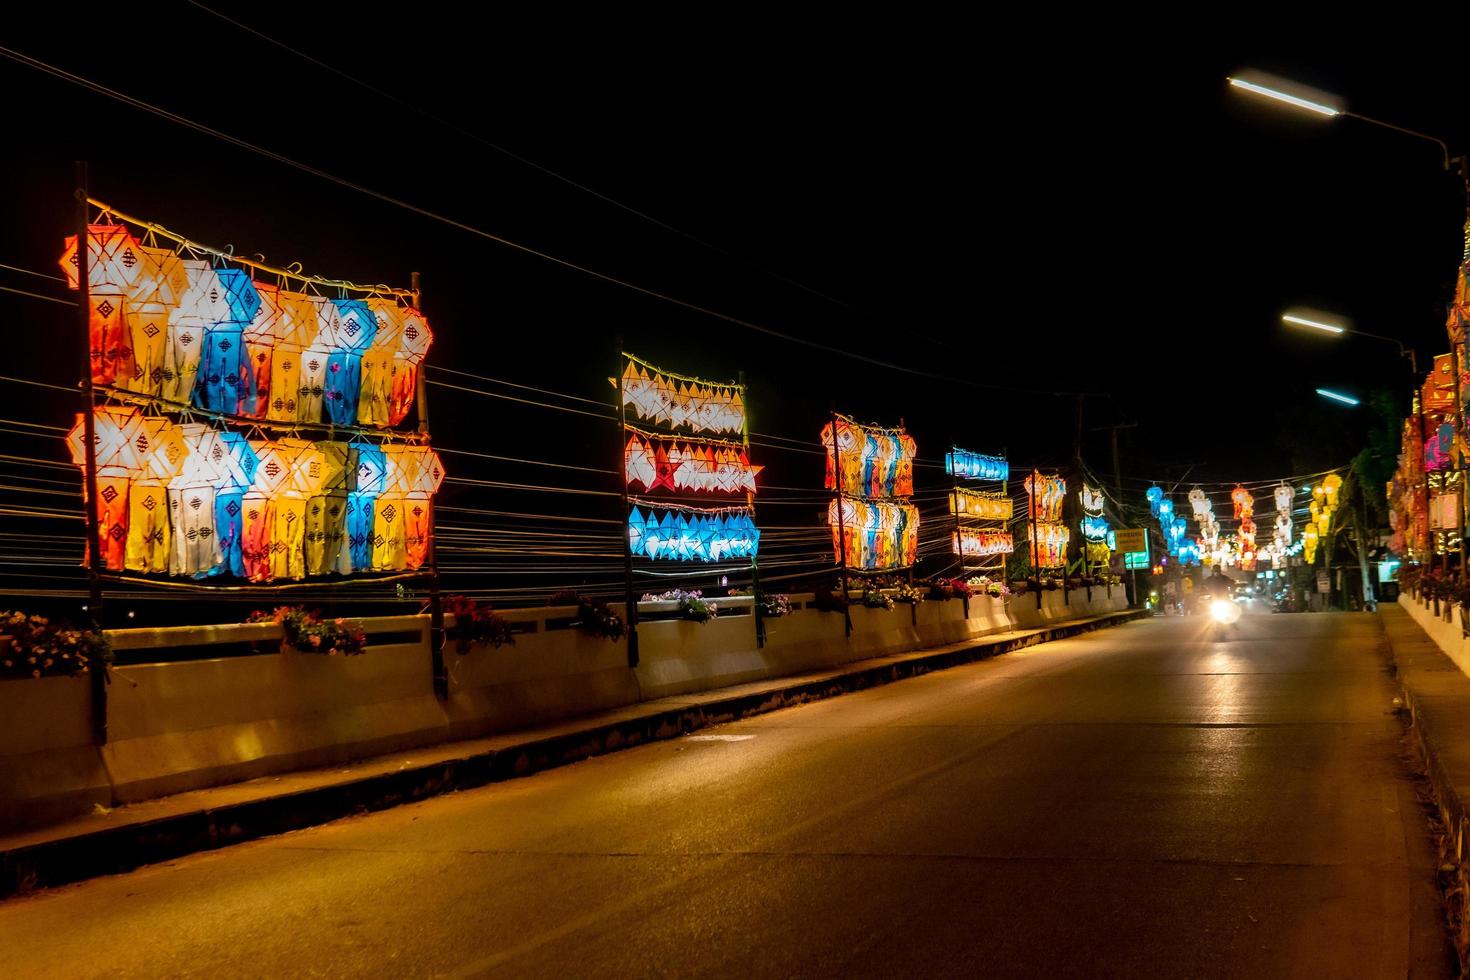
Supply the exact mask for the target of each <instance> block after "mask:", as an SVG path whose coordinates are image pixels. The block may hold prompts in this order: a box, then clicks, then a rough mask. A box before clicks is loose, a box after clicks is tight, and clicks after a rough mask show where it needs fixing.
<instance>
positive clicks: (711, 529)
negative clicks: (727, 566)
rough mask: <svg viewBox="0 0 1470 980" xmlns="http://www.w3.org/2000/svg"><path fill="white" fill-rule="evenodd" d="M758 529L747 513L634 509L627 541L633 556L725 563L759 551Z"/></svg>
mask: <svg viewBox="0 0 1470 980" xmlns="http://www.w3.org/2000/svg"><path fill="white" fill-rule="evenodd" d="M760 536H761V532H760V529H759V528H757V527H756V526H755V521H754V520H753V519H752V517H751V514H750V511H749V510H747V509H746V508H743V507H741V508H732V509H728V510H721V511H712V512H688V511H684V510H665V511H663V512H662V515H660V513H659V511H657V510H656V509H654V508H653V507H649V508H647V511H646V512H645V511H644V509H642V508H639V507H634V508H633V509H632V511H631V512H630V513H629V514H628V541H629V543H630V544H631V545H632V549H633V554H634V555H635V556H638V557H645V558H653V559H676V560H678V561H725V560H728V559H732V558H750V557H752V556H754V555H755V554H756V552H757V551H758V550H759V547H760Z"/></svg>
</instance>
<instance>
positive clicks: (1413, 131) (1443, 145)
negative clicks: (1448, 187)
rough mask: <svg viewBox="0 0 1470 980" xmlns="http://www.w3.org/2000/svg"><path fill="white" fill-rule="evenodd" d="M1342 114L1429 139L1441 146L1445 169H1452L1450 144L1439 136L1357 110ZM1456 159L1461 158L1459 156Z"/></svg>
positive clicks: (1397, 131) (1408, 134)
mask: <svg viewBox="0 0 1470 980" xmlns="http://www.w3.org/2000/svg"><path fill="white" fill-rule="evenodd" d="M1342 114H1343V115H1344V116H1349V117H1351V118H1353V119H1360V120H1362V121H1363V122H1365V123H1372V124H1373V125H1375V126H1382V127H1383V128H1384V129H1391V130H1393V131H1394V132H1395V133H1403V134H1404V135H1405V136H1415V137H1418V138H1419V139H1421V140H1428V141H1429V142H1431V143H1433V144H1435V145H1436V146H1438V147H1439V152H1440V156H1441V157H1442V158H1443V161H1444V168H1445V170H1447V171H1448V170H1449V169H1450V163H1451V157H1450V147H1449V144H1447V143H1446V142H1445V141H1444V140H1442V139H1440V138H1439V137H1438V136H1430V135H1429V134H1428V133H1421V132H1419V131H1418V130H1417V129H1408V128H1406V127H1404V126H1396V125H1394V124H1393V123H1391V122H1386V121H1384V120H1382V119H1374V118H1373V117H1372V116H1364V115H1361V114H1359V113H1356V112H1347V111H1344V112H1343V113H1342ZM1454 159H1460V158H1458V157H1457V158H1454Z"/></svg>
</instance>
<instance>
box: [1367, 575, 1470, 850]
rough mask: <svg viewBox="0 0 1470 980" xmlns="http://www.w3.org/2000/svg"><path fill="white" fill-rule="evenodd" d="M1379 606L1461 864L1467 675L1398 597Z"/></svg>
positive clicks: (1468, 782) (1468, 791) (1468, 733)
mask: <svg viewBox="0 0 1470 980" xmlns="http://www.w3.org/2000/svg"><path fill="white" fill-rule="evenodd" d="M1378 612H1379V615H1380V617H1381V618H1382V621H1383V629H1384V632H1385V633H1386V634H1387V635H1388V643H1389V646H1390V647H1391V652H1392V654H1393V661H1394V665H1395V667H1396V668H1397V673H1398V681H1399V686H1400V687H1401V688H1402V689H1403V692H1404V702H1405V704H1406V705H1407V706H1408V709H1409V713H1410V716H1411V717H1412V718H1413V721H1414V727H1413V736H1414V739H1415V741H1416V742H1417V743H1418V745H1419V749H1420V751H1421V753H1422V754H1423V756H1424V763H1425V768H1426V769H1427V770H1428V772H1429V779H1430V782H1431V783H1433V785H1434V792H1435V795H1436V797H1437V798H1438V801H1439V807H1440V816H1441V817H1442V818H1443V820H1444V824H1445V827H1446V829H1447V831H1448V833H1449V843H1450V847H1451V848H1453V851H1454V855H1455V858H1456V860H1457V861H1458V862H1459V863H1460V864H1461V865H1462V866H1463V865H1464V863H1465V859H1466V850H1467V848H1470V841H1467V840H1466V833H1467V830H1470V823H1467V814H1466V803H1467V801H1470V677H1467V676H1465V674H1464V672H1463V671H1461V670H1460V668H1459V667H1457V666H1456V665H1455V662H1454V661H1453V660H1451V659H1450V658H1449V657H1448V656H1446V655H1445V654H1444V652H1443V651H1442V650H1440V648H1439V646H1438V645H1437V644H1436V643H1435V642H1434V641H1433V640H1431V639H1430V638H1429V636H1428V634H1426V633H1425V632H1424V630H1422V629H1421V628H1420V627H1419V624H1418V623H1416V622H1414V620H1413V619H1412V618H1410V616H1409V614H1408V613H1407V612H1405V611H1404V610H1403V609H1401V608H1400V607H1399V606H1398V605H1397V604H1396V603H1383V604H1382V605H1380V606H1379V607H1378Z"/></svg>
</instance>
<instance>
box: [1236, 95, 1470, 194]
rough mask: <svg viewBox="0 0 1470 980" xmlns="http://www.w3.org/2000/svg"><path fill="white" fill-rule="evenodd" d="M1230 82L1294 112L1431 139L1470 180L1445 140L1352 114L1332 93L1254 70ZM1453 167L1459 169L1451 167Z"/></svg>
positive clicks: (1447, 164) (1443, 156)
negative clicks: (1359, 122)
mask: <svg viewBox="0 0 1470 980" xmlns="http://www.w3.org/2000/svg"><path fill="white" fill-rule="evenodd" d="M1226 81H1228V82H1229V83H1230V87H1231V88H1233V89H1235V90H1236V91H1239V92H1246V93H1249V94H1251V95H1255V96H1258V97H1261V98H1266V99H1270V100H1271V101H1273V102H1278V103H1281V104H1282V105H1287V106H1291V107H1292V108H1294V109H1301V110H1303V111H1306V112H1311V113H1314V114H1316V115H1319V116H1325V117H1327V118H1329V119H1334V118H1336V117H1338V116H1345V117H1347V118H1349V119H1357V120H1360V121H1362V122H1365V123H1372V124H1373V125H1375V126H1381V127H1383V128H1384V129H1391V130H1393V131H1394V132H1395V133H1403V134H1404V135H1405V136H1413V137H1416V138H1418V139H1421V140H1428V141H1429V142H1431V143H1433V144H1434V145H1435V146H1438V147H1439V152H1440V158H1441V160H1442V161H1443V163H1444V169H1445V170H1452V169H1458V170H1459V172H1460V176H1461V178H1464V179H1470V173H1467V171H1466V167H1465V158H1464V157H1458V156H1457V157H1452V156H1450V148H1449V145H1448V144H1447V143H1445V141H1444V140H1442V139H1440V138H1439V137H1437V136H1430V135H1429V134H1428V133H1421V132H1419V131H1418V130H1416V129H1408V128H1407V127H1404V126H1398V125H1395V124H1394V123H1391V122H1387V121H1385V120H1383V119H1374V118H1373V117H1372V116H1365V115H1363V114H1361V113H1357V112H1349V111H1348V110H1347V108H1346V101H1345V100H1344V99H1342V98H1341V97H1340V96H1336V95H1333V94H1331V93H1330V92H1322V91H1319V90H1317V89H1314V88H1309V87H1307V86H1305V85H1302V84H1300V83H1298V82H1293V81H1291V80H1289V79H1285V78H1277V77H1276V76H1275V75H1268V74H1266V73H1265V72H1260V71H1255V70H1252V69H1248V70H1246V71H1243V72H1241V73H1240V74H1238V75H1231V76H1230V77H1229V78H1227V79H1226ZM1452 164H1454V165H1455V166H1451V165H1452Z"/></svg>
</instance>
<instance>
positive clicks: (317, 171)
mask: <svg viewBox="0 0 1470 980" xmlns="http://www.w3.org/2000/svg"><path fill="white" fill-rule="evenodd" d="M0 56H3V57H6V58H9V59H10V60H12V61H14V62H16V63H18V64H21V65H25V66H26V67H28V68H32V69H34V70H36V71H39V72H42V73H43V74H47V75H50V76H52V77H53V78H58V79H61V80H63V81H66V82H69V83H71V84H73V85H77V86H80V87H82V88H85V89H87V90H88V91H90V92H93V93H94V94H97V95H102V96H105V97H107V98H110V99H113V100H115V101H118V102H121V103H123V104H124V105H127V106H130V107H131V108H134V109H138V110H140V111H143V112H147V113H149V114H151V115H155V116H158V117H159V118H161V119H165V120H167V121H169V122H172V123H175V124H176V125H180V126H183V127H185V128H188V129H191V130H193V131H195V132H197V133H201V134H203V135H206V136H210V137H212V138H214V139H218V140H220V141H222V142H225V143H228V144H229V145H231V146H234V147H236V148H237V149H242V150H245V151H247V152H250V153H254V154H257V155H259V156H262V157H264V158H266V159H268V160H271V161H273V162H275V163H278V164H280V165H282V166H284V167H289V168H291V169H294V170H298V171H300V172H302V173H305V174H309V175H310V176H313V177H316V178H318V179H321V180H325V181H328V182H330V183H333V184H336V185H338V186H340V187H343V188H346V189H347V190H351V191H354V192H356V193H359V194H362V195H364V196H366V197H370V198H372V199H374V200H376V201H379V202H381V203H384V204H388V205H391V206H393V207H397V208H400V209H402V210H404V211H407V212H409V213H411V214H416V215H418V216H419V217H422V218H425V219H427V220H430V221H434V222H437V223H439V224H443V225H445V226H447V227H451V228H455V229H458V230H460V231H463V232H465V233H466V234H469V235H474V236H476V237H479V238H483V239H485V240H487V241H492V242H495V243H497V244H500V245H503V246H505V247H506V248H509V249H512V250H514V251H517V252H520V253H522V254H525V255H529V256H532V257H534V258H538V259H541V260H543V261H545V262H549V263H551V264H553V265H557V266H560V267H562V268H565V269H568V270H571V271H574V272H578V273H581V274H583V275H586V276H588V277H590V278H593V279H597V280H599V281H601V282H605V283H608V284H609V285H615V286H620V287H622V288H624V289H628V290H630V291H632V292H636V293H639V294H640V295H643V296H647V297H649V298H651V299H657V300H659V301H661V302H665V303H668V304H670V305H671V306H676V307H679V308H681V309H684V310H688V311H690V312H692V313H698V314H700V315H702V316H707V317H711V318H713V319H716V320H720V321H722V322H725V323H729V324H732V325H734V326H739V327H743V328H745V329H748V330H753V331H755V332H757V333H761V334H765V335H767V336H770V337H775V338H777V339H780V340H785V341H787V342H788V343H793V344H797V345H800V346H803V347H808V348H811V349H814V350H820V351H823V352H826V353H829V354H835V355H838V356H840V357H846V358H848V359H850V360H855V361H859V362H862V363H866V364H869V365H872V366H874V367H880V368H886V369H888V370H893V371H898V372H900V373H902V374H908V375H912V376H915V377H923V378H931V379H934V380H938V381H944V382H947V383H949V384H957V385H965V386H968V387H974V388H981V389H985V390H990V391H1010V392H1017V393H1024V394H1032V395H1053V396H1066V397H1073V396H1075V395H1078V394H1082V393H1081V392H1069V391H1056V390H1052V389H1040V388H1019V387H1014V386H1009V385H995V384H989V383H987V382H981V381H976V380H975V379H973V378H965V377H959V376H955V375H945V374H939V373H937V372H934V371H926V370H923V369H922V368H914V367H909V366H907V365H903V364H895V363H893V362H892V361H885V360H883V359H881V358H876V357H869V356H868V355H866V354H862V353H859V352H857V351H854V350H850V349H847V348H843V347H836V346H833V345H831V344H824V343H822V342H820V341H816V340H811V339H809V338H806V337H799V336H796V335H793V334H789V333H786V332H784V331H781V330H777V329H776V328H774V327H768V326H765V325H764V324H760V323H756V322H754V321H752V320H747V319H745V318H743V317H738V316H734V315H732V314H729V313H723V312H720V311H719V310H715V309H712V308H710V307H707V306H702V305H700V304H698V303H694V302H691V301H689V300H685V299H680V298H679V297H676V296H673V295H670V294H668V293H665V292H661V291H660V290H657V289H653V288H651V287H648V286H642V285H639V284H637V283H634V282H631V281H629V280H627V279H622V278H619V277H618V276H614V275H611V274H609V273H605V272H599V271H598V270H596V269H593V268H591V267H589V266H586V265H583V264H581V263H578V262H573V261H571V260H570V259H563V258H561V257H559V256H556V255H553V254H551V253H550V252H546V251H543V250H541V249H538V248H534V247H532V246H530V245H525V244H522V243H520V242H517V241H514V240H513V239H510V238H506V237H505V236H503V235H498V234H496V233H494V232H491V231H487V230H485V229H483V228H479V227H476V226H474V225H471V224H469V223H467V222H464V221H460V220H459V219H457V218H451V217H449V216H448V215H444V214H440V213H439V212H437V211H433V210H430V209H428V208H425V207H420V206H419V205H416V204H411V203H409V202H408V201H405V200H403V199H401V198H398V197H394V196H393V195H391V194H387V193H385V192H383V191H378V190H374V189H373V188H370V187H367V186H365V185H363V184H359V183H357V182H355V181H352V180H348V179H347V178H345V177H339V176H337V175H336V174H333V173H330V172H328V171H326V170H322V169H321V168H320V167H316V166H313V165H311V164H308V163H303V162H301V161H299V160H295V159H293V158H291V157H288V156H285V155H284V154H281V153H277V152H275V151H274V150H270V149H267V148H265V147H263V146H260V145H258V144H255V143H251V142H250V141H248V140H245V139H241V138H240V137H237V136H232V135H230V134H229V133H225V132H223V131H221V130H218V129H215V128H214V127H212V126H208V125H206V124H204V123H201V122H197V121H195V120H193V119H190V118H188V117H186V116H182V115H180V114H178V113H176V112H172V111H170V110H168V109H164V108H162V107H160V106H156V105H153V104H152V103H149V102H147V101H145V100H143V99H139V98H135V97H134V96H130V95H127V94H126V93H124V92H121V91H118V90H117V89H113V88H110V87H108V86H106V85H103V84H101V83H100V82H95V81H93V80H91V79H88V78H85V77H83V76H81V75H78V74H76V73H74V72H70V71H67V70H66V69H64V68H60V67H58V66H56V65H52V64H49V63H48V62H45V61H42V60H41V59H39V58H34V57H32V56H30V55H27V54H25V53H23V52H20V51H17V50H15V49H13V48H9V47H4V46H0ZM235 261H241V260H240V259H238V258H235ZM353 288H361V287H353ZM57 302H64V301H61V300H58V301H57Z"/></svg>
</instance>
